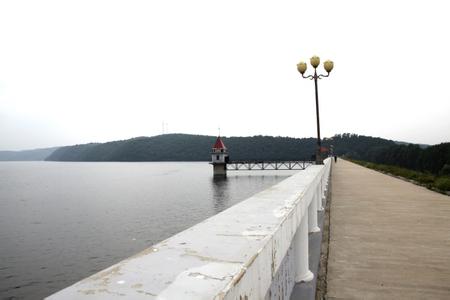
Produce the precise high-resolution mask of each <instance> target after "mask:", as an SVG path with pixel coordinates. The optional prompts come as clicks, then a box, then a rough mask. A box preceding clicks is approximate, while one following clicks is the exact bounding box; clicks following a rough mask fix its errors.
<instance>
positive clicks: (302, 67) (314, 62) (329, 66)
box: [297, 56, 333, 165]
mask: <svg viewBox="0 0 450 300" xmlns="http://www.w3.org/2000/svg"><path fill="white" fill-rule="evenodd" d="M310 63H311V66H313V68H314V75H309V76H305V72H306V69H307V64H306V63H305V62H303V61H301V62H299V63H298V64H297V70H298V71H299V72H300V74H302V77H303V78H307V79H311V80H313V79H314V85H315V88H316V117H317V150H316V164H317V165H322V164H323V159H322V155H321V147H322V145H321V141H320V122H319V94H318V90H317V80H318V79H322V78H323V77H328V76H330V72H331V70H333V62H332V61H331V60H327V61H326V62H324V63H323V67H324V69H325V71H327V75H323V74H320V75H317V67H318V66H319V64H320V58H319V57H318V56H313V57H311V59H310Z"/></svg>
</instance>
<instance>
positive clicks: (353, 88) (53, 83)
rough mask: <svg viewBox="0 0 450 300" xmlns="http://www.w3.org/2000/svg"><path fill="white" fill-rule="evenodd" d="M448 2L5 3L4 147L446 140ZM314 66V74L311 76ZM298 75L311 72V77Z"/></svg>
mask: <svg viewBox="0 0 450 300" xmlns="http://www.w3.org/2000/svg"><path fill="white" fill-rule="evenodd" d="M449 5H450V4H447V1H392V0H391V1H380V0H377V1H342V0H341V1H261V0H258V1H243V0H239V1H234V0H231V1H230V0H229V1H213V0H205V1H199V0H189V1H186V0H183V1H181V0H180V1H178V0H165V1H111V0H107V1H93V0H89V1H79V0H77V1H1V2H0V150H16V149H28V148H37V147H47V146H59V145H70V144H76V143H86V142H104V141H111V140H118V139H127V138H131V137H136V136H152V135H157V134H161V133H162V122H163V121H164V122H166V123H168V126H167V127H168V132H169V133H192V134H208V135H216V134H217V132H218V130H217V128H218V127H219V126H220V128H221V132H222V135H226V136H248V135H257V134H262V135H275V136H278V135H280V136H291V137H311V136H316V127H315V126H316V124H315V103H314V84H313V82H312V81H309V80H305V79H301V78H300V76H299V74H298V72H297V70H296V64H297V63H298V62H299V61H300V60H309V58H310V57H311V56H312V55H314V54H316V55H318V56H320V57H321V58H322V61H324V60H326V59H331V60H333V61H334V62H335V69H334V70H333V72H332V73H331V76H330V77H329V78H326V79H323V80H321V81H320V82H319V100H320V113H321V130H322V136H326V137H329V136H332V135H334V134H335V133H344V132H351V133H358V134H364V135H372V136H380V137H384V138H389V139H395V140H401V141H408V142H415V143H427V144H436V143H440V142H449V141H450V90H449V86H450V79H449V77H450V75H449V73H448V72H449V70H450V59H449V58H448V56H449V53H450V39H449V32H450V31H449V28H450V18H449V17H448V12H449ZM321 68H322V67H321ZM308 71H311V68H309V70H308Z"/></svg>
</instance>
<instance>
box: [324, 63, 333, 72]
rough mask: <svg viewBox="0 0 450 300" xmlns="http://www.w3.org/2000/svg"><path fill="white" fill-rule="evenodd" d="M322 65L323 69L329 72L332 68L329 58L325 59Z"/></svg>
mask: <svg viewBox="0 0 450 300" xmlns="http://www.w3.org/2000/svg"><path fill="white" fill-rule="evenodd" d="M323 67H324V68H325V71H327V72H328V73H330V72H331V70H333V67H334V64H333V62H332V61H331V60H327V61H326V62H324V63H323Z"/></svg>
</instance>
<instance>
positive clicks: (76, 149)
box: [46, 134, 316, 161]
mask: <svg viewBox="0 0 450 300" xmlns="http://www.w3.org/2000/svg"><path fill="white" fill-rule="evenodd" d="M222 139H223V141H224V143H225V145H226V147H227V148H228V151H229V153H230V158H231V159H232V160H250V159H251V160H295V159H310V158H311V154H312V153H313V152H314V147H315V143H316V140H315V139H313V138H303V139H295V138H287V137H270V136H254V137H229V138H227V137H223V138H222ZM215 140H216V137H213V136H203V135H188V134H165V135H159V136H154V137H139V138H133V139H129V140H123V141H115V142H109V143H103V144H84V145H76V146H68V147H61V148H59V149H58V150H56V151H55V152H53V153H52V154H51V155H50V156H49V157H48V158H47V159H46V160H55V161H209V160H210V159H211V154H210V153H211V147H212V145H213V144H214V142H215Z"/></svg>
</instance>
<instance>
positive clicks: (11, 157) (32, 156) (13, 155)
mask: <svg viewBox="0 0 450 300" xmlns="http://www.w3.org/2000/svg"><path fill="white" fill-rule="evenodd" d="M56 149H57V147H54V148H44V149H33V150H22V151H0V161H33V160H34V161H38V160H44V159H45V158H46V157H48V156H49V155H50V154H52V152H53V151H55V150H56Z"/></svg>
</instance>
